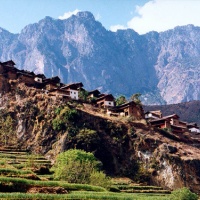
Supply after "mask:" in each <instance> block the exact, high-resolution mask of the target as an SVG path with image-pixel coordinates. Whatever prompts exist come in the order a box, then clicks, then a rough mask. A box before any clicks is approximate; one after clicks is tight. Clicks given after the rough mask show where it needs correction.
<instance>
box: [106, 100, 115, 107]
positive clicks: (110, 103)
mask: <svg viewBox="0 0 200 200" xmlns="http://www.w3.org/2000/svg"><path fill="white" fill-rule="evenodd" d="M104 105H105V106H114V101H104Z"/></svg>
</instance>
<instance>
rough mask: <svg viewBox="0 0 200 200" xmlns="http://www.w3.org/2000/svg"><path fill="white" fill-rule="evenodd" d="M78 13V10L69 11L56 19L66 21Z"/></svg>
mask: <svg viewBox="0 0 200 200" xmlns="http://www.w3.org/2000/svg"><path fill="white" fill-rule="evenodd" d="M78 12H80V10H78V9H76V10H74V11H72V12H71V11H69V12H66V13H64V15H63V16H59V17H58V19H61V20H64V19H68V18H69V17H71V16H72V15H76V14H77V13H78Z"/></svg>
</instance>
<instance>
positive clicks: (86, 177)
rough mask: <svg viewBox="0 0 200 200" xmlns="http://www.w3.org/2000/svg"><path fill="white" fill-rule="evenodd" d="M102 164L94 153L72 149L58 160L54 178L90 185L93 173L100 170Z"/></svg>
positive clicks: (60, 155) (59, 156) (61, 154)
mask: <svg viewBox="0 0 200 200" xmlns="http://www.w3.org/2000/svg"><path fill="white" fill-rule="evenodd" d="M100 164H101V163H100V162H99V161H98V160H97V159H96V158H95V156H94V155H93V154H92V153H87V152H85V151H83V150H78V149H71V150H68V151H65V152H63V153H60V154H59V155H58V157H57V158H56V163H55V165H54V167H53V169H54V170H55V176H54V177H55V179H57V180H65V181H67V182H69V183H90V176H91V174H92V172H93V171H95V170H98V169H99V167H100Z"/></svg>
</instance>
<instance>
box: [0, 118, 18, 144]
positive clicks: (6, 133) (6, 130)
mask: <svg viewBox="0 0 200 200" xmlns="http://www.w3.org/2000/svg"><path fill="white" fill-rule="evenodd" d="M13 126H14V120H13V119H12V118H11V116H10V115H7V116H0V138H1V141H4V144H5V145H7V143H8V141H9V139H10V141H11V140H13V141H14V140H15V138H16V135H15V134H14V133H13V132H14V128H13Z"/></svg>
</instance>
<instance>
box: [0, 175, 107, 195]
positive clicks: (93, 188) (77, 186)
mask: <svg viewBox="0 0 200 200" xmlns="http://www.w3.org/2000/svg"><path fill="white" fill-rule="evenodd" d="M0 183H7V184H8V183H12V185H16V186H17V185H23V186H30V185H31V186H41V187H57V186H60V187H63V188H64V189H66V190H68V191H72V190H84V191H96V192H105V191H106V189H105V188H102V187H99V186H92V185H88V184H71V183H66V182H63V181H34V180H28V179H23V178H11V177H0Z"/></svg>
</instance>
